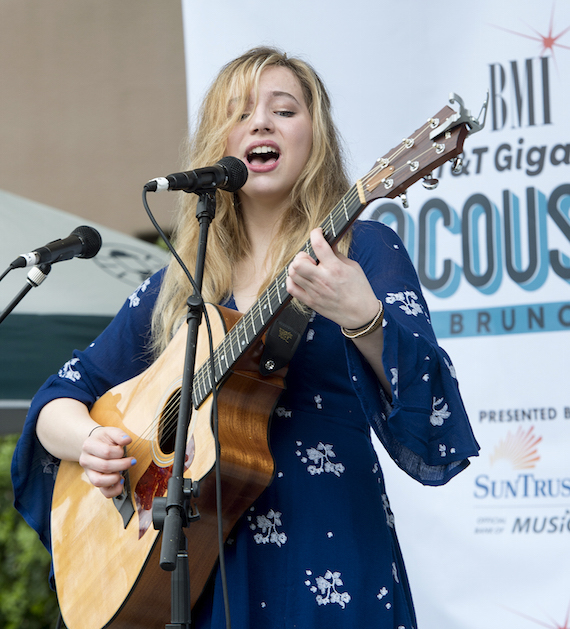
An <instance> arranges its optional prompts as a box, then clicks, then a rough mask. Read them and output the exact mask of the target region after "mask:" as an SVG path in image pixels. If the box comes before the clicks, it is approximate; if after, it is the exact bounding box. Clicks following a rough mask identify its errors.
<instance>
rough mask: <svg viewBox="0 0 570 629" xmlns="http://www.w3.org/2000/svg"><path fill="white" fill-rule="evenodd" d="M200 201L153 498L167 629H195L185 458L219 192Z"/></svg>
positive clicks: (192, 491) (190, 492)
mask: <svg viewBox="0 0 570 629" xmlns="http://www.w3.org/2000/svg"><path fill="white" fill-rule="evenodd" d="M198 195H199V200H198V205H197V207H196V219H197V220H198V222H199V224H200V231H199V240H198V254H197V258H196V272H195V275H194V277H195V282H196V287H195V290H194V293H193V294H192V295H191V296H190V297H189V298H188V301H187V304H188V314H187V317H186V320H187V324H188V337H187V341H186V355H185V359H184V372H183V377H182V389H181V392H180V396H181V397H180V410H179V413H178V423H177V428H176V440H175V446H174V461H173V464H172V476H171V477H170V479H169V480H168V489H167V494H166V496H165V497H159V498H155V499H154V501H153V508H152V511H153V523H154V528H155V529H157V530H162V546H161V554H160V567H161V568H162V569H163V570H166V571H171V572H172V576H171V623H170V624H167V625H166V629H190V626H191V603H190V600H191V599H190V574H189V572H190V571H189V566H188V542H187V539H186V535H184V532H183V529H184V528H187V527H188V526H189V524H190V522H191V521H192V520H195V519H198V518H199V517H200V516H199V514H197V513H193V512H192V505H191V503H190V500H191V498H192V497H193V496H194V497H197V495H198V487H197V483H193V482H192V480H191V479H185V478H184V476H183V474H184V463H185V460H186V441H187V438H188V437H187V435H188V427H189V425H190V418H191V415H192V387H193V379H194V371H195V362H196V345H197V338H198V326H199V325H200V320H201V318H202V312H203V310H204V301H203V299H202V296H201V294H200V292H198V291H201V290H202V280H203V276H204V264H205V259H206V243H207V239H208V229H209V227H210V223H211V222H212V220H213V219H214V216H215V213H216V198H215V191H214V192H213V193H211V192H198Z"/></svg>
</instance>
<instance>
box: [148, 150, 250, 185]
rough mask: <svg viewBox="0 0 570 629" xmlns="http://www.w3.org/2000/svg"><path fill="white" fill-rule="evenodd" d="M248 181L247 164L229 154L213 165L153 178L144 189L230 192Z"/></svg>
mask: <svg viewBox="0 0 570 629" xmlns="http://www.w3.org/2000/svg"><path fill="white" fill-rule="evenodd" d="M246 181H247V166H246V165H245V164H244V163H243V162H242V161H241V159H238V158H237V157H231V156H227V157H222V159H221V160H220V161H219V162H217V163H216V164H214V165H213V166H205V167H204V168H197V169H196V170H188V171H186V172H183V173H174V174H172V175H167V176H166V177H157V178H156V179H151V180H150V181H149V182H148V183H146V184H145V186H144V189H145V190H147V191H148V192H161V191H162V190H183V191H184V192H208V191H209V190H214V191H215V190H216V189H217V188H219V189H220V190H227V191H228V192H236V191H237V190H239V189H240V188H241V187H242V186H243V185H244V184H245V182H246Z"/></svg>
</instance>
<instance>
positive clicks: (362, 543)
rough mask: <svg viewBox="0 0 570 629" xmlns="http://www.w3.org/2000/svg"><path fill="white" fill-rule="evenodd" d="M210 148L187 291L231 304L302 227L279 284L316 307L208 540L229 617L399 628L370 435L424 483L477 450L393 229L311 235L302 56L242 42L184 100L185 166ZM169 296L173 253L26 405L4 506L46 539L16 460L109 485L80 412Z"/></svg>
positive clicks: (116, 437)
mask: <svg viewBox="0 0 570 629" xmlns="http://www.w3.org/2000/svg"><path fill="white" fill-rule="evenodd" d="M223 155H233V156H235V157H238V158H240V159H242V160H243V161H244V162H245V163H246V165H247V168H248V171H249V176H248V180H247V183H246V184H245V185H244V186H243V188H242V189H241V190H240V191H239V192H238V193H237V194H236V195H235V196H234V195H231V194H230V193H227V192H222V193H220V194H219V200H218V211H217V217H216V219H215V221H214V222H213V224H212V228H211V233H210V239H209V248H208V259H207V265H206V274H205V279H204V290H203V292H204V296H205V299H206V300H207V301H210V302H214V303H223V304H224V305H226V306H228V307H230V308H235V309H237V310H239V311H241V312H245V311H246V310H247V309H248V308H249V307H250V306H251V305H252V304H253V303H254V301H255V300H256V298H257V296H258V295H259V294H260V293H261V291H263V289H264V288H265V287H266V285H267V284H268V283H269V282H270V281H271V279H272V277H274V276H275V275H276V274H277V272H278V271H279V270H280V269H281V268H282V267H283V266H285V265H286V264H288V263H289V261H290V260H291V259H292V258H293V256H294V254H295V253H296V252H297V251H299V250H301V248H302V245H303V243H304V242H305V240H306V239H307V237H309V236H310V239H311V243H312V246H313V249H314V252H315V254H316V257H317V259H318V264H317V263H316V262H315V261H314V260H313V259H312V258H311V257H310V256H309V255H307V254H305V253H299V254H298V255H296V256H295V257H294V259H293V260H292V262H291V263H290V264H289V265H288V278H287V286H286V287H287V291H288V292H289V293H290V294H291V295H292V296H293V297H294V298H295V299H296V300H298V302H301V303H302V304H304V305H305V307H306V309H309V310H314V312H315V314H314V315H313V316H312V317H311V320H310V323H309V325H308V328H307V331H306V333H305V334H304V337H303V340H302V341H301V344H300V346H299V348H298V350H297V352H296V354H295V356H294V357H293V359H292V360H291V363H290V367H289V371H288V375H287V389H286V390H285V392H284V393H283V394H282V396H281V398H280V399H279V402H278V405H277V408H276V410H275V413H274V416H273V418H272V424H271V434H270V443H271V447H272V450H273V455H274V458H275V464H276V475H275V478H274V480H273V482H272V483H271V485H270V486H269V487H268V488H267V489H266V490H265V492H264V493H263V494H262V495H261V496H260V498H259V499H258V500H257V501H256V502H255V503H254V505H253V506H252V507H251V509H250V510H249V511H248V512H247V513H246V514H245V515H244V516H243V517H242V518H241V519H240V521H239V522H238V525H237V526H236V528H235V530H234V531H233V533H232V535H231V539H230V540H229V543H228V544H227V547H226V564H227V570H228V575H229V578H228V580H229V583H230V609H231V613H232V623H233V626H234V627H237V628H241V627H243V628H244V629H245V628H246V627H261V626H266V627H272V628H277V627H305V628H307V629H309V628H311V629H315V628H319V627H323V628H324V627H327V628H328V627H341V626H346V627H356V626H377V627H382V628H394V629H396V628H398V629H402V628H405V629H411V628H413V627H415V626H416V624H415V623H416V621H415V615H414V609H413V604H412V600H411V596H410V591H409V587H408V582H407V577H406V573H405V568H404V564H403V561H402V558H401V554H400V549H399V546H398V542H397V539H396V535H395V531H394V519H393V515H392V514H391V511H390V508H389V503H388V499H387V496H386V492H385V489H384V483H383V479H382V472H381V470H380V467H379V464H378V460H377V458H376V454H375V451H374V448H373V447H372V444H371V440H370V428H371V427H372V428H373V429H374V430H375V431H376V433H377V435H378V436H379V438H380V440H381V441H382V443H383V445H384V446H385V447H386V449H387V450H388V452H389V454H390V455H391V456H392V458H393V459H394V460H395V461H396V463H397V464H398V465H399V466H400V467H401V468H402V469H404V470H405V471H406V472H407V473H408V474H410V475H411V476H413V477H414V478H416V479H417V480H419V481H420V482H422V483H424V484H432V485H437V484H443V483H445V482H447V481H448V480H449V479H450V478H451V477H452V476H454V475H455V474H456V473H458V472H459V471H461V470H462V469H464V468H465V467H466V466H467V465H468V461H467V458H468V457H469V456H474V455H476V454H477V450H478V446H477V444H476V442H475V440H474V438H473V435H472V432H471V429H470V426H469V423H468V420H467V417H466V414H465V410H464V408H463V404H462V401H461V398H460V395H459V392H458V388H457V382H456V379H455V372H454V369H453V367H452V364H451V361H450V359H449V357H448V356H447V355H446V354H445V352H443V350H442V349H441V348H439V347H438V345H437V342H436V339H435V337H434V334H433V331H432V329H431V326H430V323H429V313H428V309H427V306H426V304H425V302H424V300H423V297H422V294H421V290H420V286H419V282H418V279H417V277H416V274H415V272H414V269H413V267H412V264H411V262H410V260H409V258H408V256H407V255H406V252H405V249H404V247H403V245H402V243H401V241H400V240H399V239H398V237H397V236H396V234H394V233H393V232H392V231H391V230H390V229H389V228H388V227H386V226H384V225H381V224H378V223H371V222H361V223H357V224H355V227H354V228H353V230H352V231H351V232H350V234H349V235H348V236H347V237H345V238H344V239H343V240H342V241H341V243H340V245H339V247H338V249H332V248H331V247H330V246H329V245H328V244H327V242H326V240H325V238H324V237H323V234H322V233H321V231H320V229H318V225H319V224H320V223H321V222H322V221H323V219H324V218H325V216H326V215H327V213H328V212H329V211H330V209H331V208H332V207H333V205H334V204H335V203H336V202H337V201H338V200H339V198H340V197H341V196H342V194H343V193H345V192H346V190H347V189H348V183H347V179H346V176H345V174H344V170H343V166H342V160H341V156H340V150H339V145H338V141H337V136H336V132H335V129H334V125H333V123H332V120H331V115H330V103H329V99H328V96H327V94H326V91H325V89H324V87H323V85H322V83H321V81H320V80H319V78H318V76H317V75H316V74H315V72H314V71H313V70H312V69H311V68H310V66H308V65H307V64H306V63H304V62H302V61H300V60H296V59H290V58H287V57H286V56H285V55H283V54H281V53H280V52H278V51H276V50H274V49H269V48H260V49H254V50H252V51H249V52H248V53H246V54H244V55H243V56H242V57H240V58H238V59H236V60H235V61H233V62H231V63H230V64H228V65H227V66H226V67H225V68H224V69H223V70H222V71H221V73H220V75H219V76H218V78H217V79H216V80H215V82H214V83H213V85H212V87H211V89H210V91H209V93H208V95H207V96H206V98H205V101H204V104H203V107H202V113H201V118H200V121H199V125H198V130H197V133H196V135H195V137H194V139H193V143H192V146H191V150H190V156H191V160H192V167H194V168H195V167H199V166H202V165H206V164H211V163H214V162H216V161H217V160H218V159H220V158H221V157H222V156H223ZM183 196H184V197H185V198H184V204H183V206H182V210H181V213H180V220H179V224H178V227H177V235H176V242H177V244H178V247H179V252H180V253H181V255H182V257H183V259H185V260H186V262H187V263H188V264H191V263H192V261H193V260H194V254H195V252H196V240H197V225H196V221H195V219H194V211H193V207H192V206H193V204H194V203H195V198H192V195H183ZM187 295H188V286H187V282H186V280H185V278H184V276H183V274H182V272H181V271H180V269H179V268H178V266H177V265H176V263H171V264H170V266H169V267H168V269H167V271H166V273H164V274H163V273H159V274H157V275H156V276H154V277H153V278H151V279H150V280H148V281H147V282H145V284H143V286H142V287H140V288H139V289H138V290H137V291H136V292H135V293H134V294H133V295H132V296H131V297H130V298H129V300H128V301H127V302H126V304H125V306H124V307H123V309H122V310H121V312H120V313H119V314H118V316H117V317H116V319H115V320H114V322H113V323H112V324H111V325H110V326H109V328H108V329H107V330H106V331H105V332H104V333H103V334H102V335H101V336H100V337H99V338H98V339H97V340H96V341H95V342H94V343H93V344H92V345H91V346H90V347H89V348H88V349H87V350H85V351H84V352H77V353H76V354H75V356H74V359H73V360H72V361H70V362H69V363H67V364H66V366H65V367H64V368H63V369H62V370H61V371H60V372H59V374H58V375H55V376H53V377H52V378H50V380H48V382H47V383H46V384H45V385H44V387H42V389H41V390H40V391H39V392H38V395H37V396H36V397H35V398H34V401H33V404H32V408H31V410H30V414H29V417H28V420H27V425H26V428H25V432H24V434H23V436H22V439H21V441H20V443H19V446H18V449H17V451H16V454H15V459H14V484H15V489H16V504H17V506H18V508H19V509H20V510H21V511H22V513H23V514H24V515H25V517H26V518H27V519H28V522H30V523H31V524H32V526H34V528H36V530H38V532H39V533H40V536H41V537H42V540H43V541H44V543H45V544H46V546H48V548H49V532H48V526H49V524H48V521H47V514H49V499H50V495H51V493H50V492H51V491H52V487H53V474H50V472H53V467H54V466H53V465H52V466H50V465H45V464H44V465H43V467H42V468H39V466H38V465H37V464H35V463H34V461H38V460H42V459H43V460H44V461H45V460H46V452H47V453H50V455H51V456H52V457H55V459H68V460H76V461H77V460H78V461H79V462H80V464H81V465H82V466H83V467H84V469H85V472H86V473H87V476H88V478H89V480H90V481H91V482H92V483H93V484H94V485H95V486H96V487H99V488H100V490H101V492H102V493H103V494H104V495H105V496H107V497H112V496H116V495H117V494H119V493H120V491H121V487H122V485H121V483H122V475H121V473H122V472H123V471H124V470H127V469H129V468H130V467H131V466H132V465H133V464H136V462H134V461H133V460H132V459H131V458H130V457H128V456H127V457H125V456H124V450H123V448H124V446H125V445H128V443H129V442H130V439H129V438H128V437H125V435H124V434H123V431H121V430H120V429H118V428H113V427H100V426H98V425H97V424H96V423H95V422H94V421H93V420H92V419H91V417H90V416H89V412H88V409H89V407H90V406H91V405H92V404H93V402H94V400H95V399H96V398H97V397H98V396H99V395H101V394H102V393H103V392H105V391H106V390H108V389H109V388H110V387H112V386H114V385H115V384H117V383H118V382H120V381H123V380H126V379H128V378H131V377H133V376H134V375H136V374H137V373H139V372H140V371H142V370H143V369H144V368H146V367H147V366H148V364H149V362H150V361H151V359H152V356H156V355H157V354H160V352H161V351H162V350H163V349H164V348H165V347H166V345H167V344H168V342H169V340H170V338H171V337H172V335H173V333H174V332H175V331H176V329H177V328H178V327H179V325H180V324H181V321H182V320H183V315H184V312H185V300H186V298H187ZM48 460H49V459H48ZM40 472H43V473H40ZM38 479H39V480H38ZM40 484H41V485H40ZM40 486H41V487H43V491H40V490H39V489H38V487H40ZM195 615H196V618H195V626H197V627H216V628H217V627H223V626H225V625H224V623H225V621H224V611H223V605H222V602H221V591H220V582H219V575H216V578H215V579H214V580H213V582H212V584H211V587H209V588H208V591H207V593H206V594H205V596H204V597H203V599H202V601H201V602H200V604H199V605H198V606H197V607H196V610H195Z"/></svg>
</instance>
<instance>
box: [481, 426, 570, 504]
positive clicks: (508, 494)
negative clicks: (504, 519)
mask: <svg viewBox="0 0 570 629" xmlns="http://www.w3.org/2000/svg"><path fill="white" fill-rule="evenodd" d="M541 441H542V437H540V436H538V435H537V434H536V433H535V430H534V426H531V427H530V428H528V429H527V430H524V429H522V428H519V429H518V430H517V431H516V432H514V433H511V432H509V433H507V436H506V437H504V438H503V439H501V440H500V441H499V442H498V443H497V444H496V446H495V447H494V449H493V451H492V453H491V455H490V457H489V460H490V462H491V466H497V465H498V464H499V463H501V462H502V463H507V465H508V467H509V468H510V469H511V470H512V471H514V472H517V474H516V475H514V476H507V475H506V474H505V473H504V472H503V473H502V474H501V476H499V477H495V476H491V475H490V474H479V475H478V476H477V477H476V478H475V490H474V492H473V496H474V498H476V499H477V500H481V501H483V500H485V501H489V500H490V501H502V502H507V501H508V502H511V501H515V502H516V501H519V502H520V503H521V504H527V503H529V502H531V501H532V502H535V501H537V500H538V501H543V500H544V499H550V498H559V499H560V498H570V476H568V477H560V478H548V477H543V476H541V475H539V474H536V473H535V472H528V471H526V470H533V469H535V468H536V465H537V463H538V462H539V461H540V453H539V448H538V446H539V444H540V443H541Z"/></svg>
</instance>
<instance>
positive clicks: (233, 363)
mask: <svg viewBox="0 0 570 629" xmlns="http://www.w3.org/2000/svg"><path fill="white" fill-rule="evenodd" d="M451 102H452V103H453V102H457V103H459V106H460V109H459V112H456V111H455V110H454V109H452V108H451V107H449V106H446V107H444V108H443V109H442V110H441V111H440V112H439V113H438V114H436V115H435V116H434V117H433V118H430V119H429V120H428V121H427V123H426V124H424V125H423V126H422V127H421V128H420V129H418V130H417V131H416V132H415V133H414V134H413V135H412V136H410V137H409V138H406V139H404V140H403V142H402V143H401V144H400V145H399V146H397V147H396V148H394V149H393V150H392V151H390V153H389V154H387V155H386V156H385V157H383V158H381V159H379V160H378V161H377V162H376V163H375V164H374V167H373V168H372V169H371V171H370V172H369V173H368V174H367V175H366V176H365V177H363V178H362V179H360V180H358V181H357V182H356V184H354V185H353V186H352V188H351V189H350V190H349V191H348V192H347V193H346V194H345V195H344V197H343V198H342V199H341V200H340V201H339V202H338V204H337V205H336V206H335V207H334V208H333V210H332V211H331V212H330V214H329V215H328V217H327V218H326V220H325V221H324V222H323V224H322V225H321V227H322V228H323V231H324V234H325V237H326V238H327V240H328V241H329V242H330V243H331V244H335V243H336V242H338V240H339V239H340V238H341V237H342V236H343V235H344V234H345V233H346V231H347V230H348V228H349V227H350V225H351V224H352V223H353V222H354V221H355V220H356V218H357V217H358V215H359V214H360V213H361V212H362V210H363V209H364V208H365V207H366V206H367V205H368V204H369V203H370V202H371V201H373V200H375V199H381V198H395V197H397V196H401V195H403V194H404V193H405V191H406V189H407V188H408V186H409V185H411V184H413V183H414V182H416V181H417V180H419V179H421V178H427V180H428V185H429V183H430V181H431V182H432V183H433V180H432V179H430V177H431V175H430V173H432V171H433V170H435V169H436V168H438V167H439V166H440V165H442V164H443V163H444V162H446V161H448V160H450V159H453V158H456V159H457V158H458V156H459V155H460V154H461V152H462V150H463V142H464V140H465V138H466V137H467V135H468V134H469V133H471V132H473V131H477V130H479V129H480V128H481V126H482V125H481V124H480V123H479V122H478V121H477V120H475V119H474V118H473V117H471V115H470V114H469V112H468V111H466V110H465V109H464V107H463V103H462V102H461V99H459V98H458V97H457V96H454V95H452V98H451ZM484 109H485V112H486V105H484ZM304 250H305V251H307V253H309V254H310V255H312V256H313V257H315V256H314V252H313V251H312V248H311V244H310V242H307V243H306V244H305V247H304ZM286 276H287V270H286V268H285V269H283V271H282V272H281V273H280V274H279V275H278V277H276V278H275V279H274V280H273V282H272V283H271V285H270V286H269V287H268V288H267V290H266V291H265V292H264V294H263V295H262V296H261V297H260V298H259V299H258V300H257V301H256V302H255V303H254V304H253V306H252V307H251V308H250V309H249V310H248V311H247V312H246V313H245V314H244V315H243V316H241V315H240V314H239V313H236V312H234V311H231V310H228V309H225V308H222V307H217V306H212V305H207V311H208V315H209V318H210V321H211V326H212V332H213V337H214V346H215V348H216V349H215V351H214V356H213V365H214V369H213V372H212V371H211V369H210V360H209V345H208V340H207V334H206V332H203V329H204V327H205V326H204V325H201V326H200V335H199V339H198V350H197V351H198V357H197V364H198V365H200V364H202V363H203V364H202V366H201V367H199V368H198V369H197V371H196V375H195V379H194V385H193V392H192V395H193V407H194V410H193V414H192V418H191V422H190V427H189V431H188V441H187V456H188V458H187V463H186V471H185V474H184V476H185V478H191V479H193V481H194V482H196V483H198V484H199V487H200V492H199V497H197V498H195V507H196V509H197V511H198V512H199V514H200V517H199V519H197V520H196V521H193V522H192V523H191V524H190V526H189V528H187V529H185V534H186V537H187V539H188V556H189V564H190V566H189V567H190V578H191V595H192V605H194V603H195V601H196V600H197V599H198V597H199V596H200V594H201V593H202V592H203V590H204V587H205V585H206V583H207V581H208V578H209V577H210V575H211V573H212V571H213V570H214V568H215V566H216V564H217V560H218V541H217V519H216V508H215V490H214V481H215V478H214V476H215V474H214V464H215V452H216V448H215V443H214V436H213V431H212V421H211V407H212V390H213V387H216V388H217V389H218V395H219V402H218V403H219V418H220V419H219V442H220V457H221V473H222V479H221V480H222V492H223V493H222V496H223V512H222V521H223V535H224V539H226V538H227V536H228V535H229V533H230V531H231V529H232V528H233V527H234V525H235V524H236V522H237V520H238V519H239V517H240V516H241V515H242V514H243V513H244V511H246V510H247V509H248V508H249V507H250V505H251V504H252V503H253V502H254V501H255V499H256V498H257V497H258V496H259V495H260V493H261V492H262V491H263V490H264V488H265V487H266V486H267V485H268V484H269V483H270V482H271V479H272V476H273V471H274V470H273V459H272V456H271V452H270V449H269V446H268V439H267V437H268V429H269V418H270V416H271V411H272V409H273V407H274V405H275V403H276V401H277V399H278V397H279V395H280V393H281V391H282V390H283V386H284V383H283V373H279V374H275V375H271V376H266V377H262V376H261V375H260V373H259V370H258V363H259V357H260V355H261V349H262V339H263V335H264V333H265V332H266V330H267V328H268V327H269V325H270V324H271V323H272V321H273V320H274V319H275V317H276V316H277V315H278V314H279V312H280V311H281V310H282V309H283V308H284V307H285V306H286V305H287V303H288V302H289V300H290V296H289V295H288V293H287V291H286V290H285V279H286ZM185 343H186V326H182V327H181V328H180V330H179V331H178V333H177V334H176V335H175V337H174V338H173V340H172V342H171V343H170V345H169V346H168V348H167V349H166V350H165V352H164V353H163V354H162V355H161V356H160V358H159V359H158V360H157V361H156V362H155V363H154V364H153V365H152V366H151V367H150V368H149V369H148V370H147V371H145V372H143V373H142V374H140V375H139V376H137V377H136V378H133V379H132V380H129V381H127V382H124V383H123V384H120V385H118V386H116V387H114V388H112V389H111V390H110V391H108V392H107V393H106V394H105V395H103V396H102V397H101V398H100V399H99V400H98V401H97V402H96V403H95V405H94V406H93V408H92V411H91V415H92V417H93V419H94V420H95V421H96V422H98V423H99V424H102V425H104V426H117V427H119V428H121V429H122V430H124V431H125V433H126V434H128V435H129V436H130V437H131V438H132V443H131V445H130V446H129V447H128V450H127V452H126V454H127V456H134V457H135V458H136V459H137V465H135V466H134V467H133V468H132V469H131V470H129V471H128V473H126V475H125V491H124V492H123V495H122V496H120V497H118V498H116V499H107V498H105V497H103V495H102V494H101V492H100V491H99V490H98V489H97V488H95V487H94V486H92V485H91V484H90V483H89V481H88V479H87V476H86V474H85V473H84V471H83V468H82V467H81V466H80V465H79V464H78V463H73V462H67V461H62V462H61V464H60V467H59V471H58V474H57V479H56V483H55V490H54V494H53V503H52V513H51V529H52V546H53V562H54V570H55V581H56V588H57V595H58V599H59V604H60V608H61V612H62V616H63V619H64V622H65V624H66V626H67V627H68V629H101V628H103V627H107V626H112V627H113V628H116V629H136V628H137V627H141V628H142V627H144V629H154V628H156V629H160V628H162V627H164V626H165V624H167V623H168V622H169V620H170V576H171V575H170V573H168V572H164V571H163V570H162V569H161V568H160V566H159V560H158V554H159V552H160V544H159V543H158V541H159V536H160V534H159V532H158V531H156V530H155V529H154V528H153V526H152V517H151V509H152V502H153V499H154V498H155V497H161V496H164V495H165V494H166V486H167V481H168V478H169V477H170V475H171V466H172V460H173V442H172V437H171V432H172V428H173V426H174V425H175V424H176V417H177V412H178V406H179V399H180V388H181V381H182V370H183V357H184V348H185ZM252 401H253V405H252Z"/></svg>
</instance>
